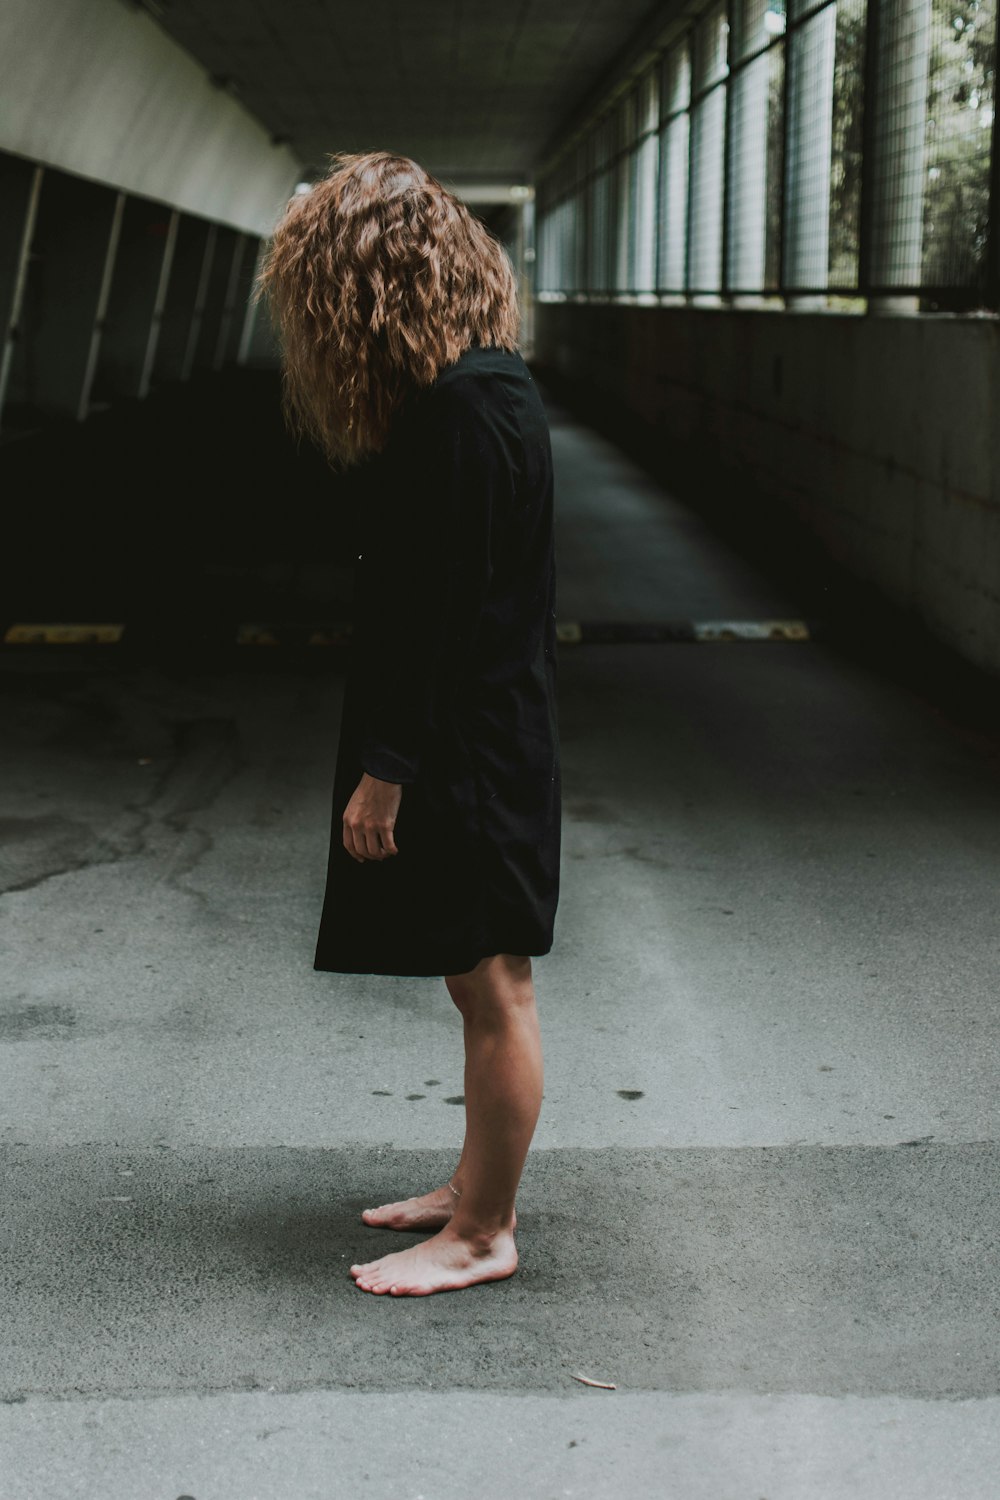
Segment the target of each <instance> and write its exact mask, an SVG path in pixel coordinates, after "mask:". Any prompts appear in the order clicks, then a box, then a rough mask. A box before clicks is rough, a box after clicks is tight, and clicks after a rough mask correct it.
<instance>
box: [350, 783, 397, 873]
mask: <svg viewBox="0 0 1000 1500" xmlns="http://www.w3.org/2000/svg"><path fill="white" fill-rule="evenodd" d="M401 796H402V789H401V787H400V786H399V785H398V784H397V783H395V782H387V781H377V780H376V779H375V778H374V777H372V776H369V775H368V774H367V772H366V773H365V775H364V776H363V777H362V778H361V781H360V782H359V784H358V787H357V790H356V791H355V793H354V795H353V797H352V798H351V800H350V802H349V803H348V804H347V807H346V808H345V809H344V848H345V849H346V850H347V852H348V854H350V855H351V857H352V858H353V859H356V860H358V861H359V862H361V861H362V860H368V859H373V860H383V859H388V858H389V857H391V856H392V855H394V854H398V853H399V850H398V849H397V848H396V839H395V835H394V833H393V830H394V828H395V826H396V814H397V812H398V811H399V803H400V798H401Z"/></svg>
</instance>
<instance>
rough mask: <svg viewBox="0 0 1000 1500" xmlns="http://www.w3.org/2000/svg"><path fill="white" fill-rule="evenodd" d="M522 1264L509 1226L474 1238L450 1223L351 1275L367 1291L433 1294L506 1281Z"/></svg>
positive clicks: (415, 1295)
mask: <svg viewBox="0 0 1000 1500" xmlns="http://www.w3.org/2000/svg"><path fill="white" fill-rule="evenodd" d="M516 1270H517V1250H516V1249H515V1247H514V1236H513V1234H512V1233H510V1232H509V1231H507V1230H503V1231H501V1232H500V1233H499V1234H497V1235H494V1236H492V1237H491V1238H489V1239H486V1238H484V1239H483V1240H482V1242H481V1243H476V1244H474V1243H473V1242H472V1241H471V1240H467V1239H463V1238H461V1237H460V1236H459V1235H457V1234H456V1233H455V1231H454V1230H453V1229H452V1228H451V1227H450V1226H449V1225H446V1226H445V1227H444V1229H442V1230H440V1232H439V1233H438V1234H435V1235H432V1237H431V1238H430V1239H429V1240H424V1241H423V1243H422V1244H419V1245H413V1246H411V1247H410V1249H409V1250H397V1251H396V1252H395V1253H394V1254H393V1255H383V1256H382V1258H381V1259H380V1260H372V1261H368V1262H367V1263H366V1264H364V1265H356V1266H352V1267H351V1275H352V1276H353V1277H354V1284H355V1286H358V1287H360V1288H361V1290H362V1291H363V1292H374V1293H376V1294H377V1295H378V1294H381V1293H384V1292H389V1293H390V1294H391V1295H392V1296H394V1297H429V1296H430V1295H431V1293H432V1292H454V1291H458V1290H459V1288H461V1287H465V1286H475V1284H476V1283H477V1282H480V1281H501V1280H502V1279H503V1278H504V1277H505V1276H513V1274H514V1272H515V1271H516Z"/></svg>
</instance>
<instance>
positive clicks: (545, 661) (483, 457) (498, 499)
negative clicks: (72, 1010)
mask: <svg viewBox="0 0 1000 1500" xmlns="http://www.w3.org/2000/svg"><path fill="white" fill-rule="evenodd" d="M360 477H361V481H362V482H361V483H360V484H359V485H358V486H356V488H355V494H356V495H357V497H358V498H357V513H356V518H355V519H356V524H357V532H356V534H357V536H358V539H359V551H360V556H359V558H358V560H357V562H356V564H355V616H354V633H353V639H352V643H351V660H350V666H349V669H348V678H347V685H346V688H345V694H344V708H343V716H342V719H341V728H340V741H339V747H338V752H337V766H336V771H335V773H334V788H333V823H332V828H331V836H330V857H329V864H328V868H327V880H326V896H325V900H324V904H323V912H322V917H321V920H320V929H319V937H318V941H317V946H316V957H315V962H314V967H315V968H317V969H326V970H332V971H335V972H339V973H347V974H414V975H431V974H433V975H445V974H463V973H466V972H467V971H468V970H469V969H472V968H474V967H475V965H476V964H477V963H478V962H479V960H480V959H481V958H484V957H486V956H487V955H489V954H493V953H516V954H543V953H548V951H549V949H550V948H551V946H552V940H553V923H554V919H555V913H556V906H557V903H558V897H559V846H560V812H561V778H560V766H559V732H558V724H557V716H556V642H555V554H554V547H553V515H552V455H551V449H550V446H549V433H548V425H547V423H546V419H545V412H544V410H543V407H542V403H541V400H540V398H539V395H538V391H537V389H536V387H535V384H534V382H533V380H532V378H531V375H530V374H529V372H528V369H527V367H526V365H525V364H524V361H523V360H522V359H521V357H520V355H518V354H510V353H507V352H506V351H504V350H499V349H480V348H474V349H470V350H468V351H467V352H466V353H465V354H463V355H462V356H461V358H460V359H459V360H458V361H457V362H456V363H454V364H452V365H449V366H448V367H447V368H446V369H444V370H443V371H442V372H441V374H440V375H439V376H438V379H437V380H436V382H435V383H434V385H432V386H431V387H429V388H428V389H426V390H424V391H421V392H419V393H417V394H416V395H414V396H412V397H411V398H410V399H409V400H408V401H407V402H406V403H405V404H404V406H403V407H402V408H401V409H400V410H399V411H398V412H397V414H396V416H395V418H394V421H393V427H392V432H391V436H390V439H389V442H388V443H387V445H386V447H385V448H384V449H383V451H382V453H380V454H379V455H378V456H377V457H376V458H374V459H371V460H369V461H368V462H367V463H366V464H365V465H364V466H363V471H362V472H361V475H360ZM363 771H368V772H369V774H370V775H372V776H376V777H379V778H380V779H382V780H384V781H394V782H399V783H402V788H403V790H402V801H401V804H400V809H399V814H398V817H397V821H396V828H395V839H396V845H397V848H398V850H399V852H398V854H395V855H389V856H388V857H387V858H385V859H384V860H365V861H364V862H363V863H359V862H358V861H357V860H355V859H354V858H353V857H352V856H351V855H350V854H348V852H347V850H346V849H345V848H344V845H343V823H342V820H343V814H344V809H345V808H346V806H347V803H348V802H349V800H350V798H351V795H352V794H353V792H354V791H355V789H356V787H357V785H358V782H359V781H360V779H361V776H362V772H363Z"/></svg>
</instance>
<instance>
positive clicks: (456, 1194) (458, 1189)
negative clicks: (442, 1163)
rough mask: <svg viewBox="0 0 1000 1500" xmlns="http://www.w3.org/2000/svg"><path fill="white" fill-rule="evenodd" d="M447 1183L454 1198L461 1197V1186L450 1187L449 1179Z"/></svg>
mask: <svg viewBox="0 0 1000 1500" xmlns="http://www.w3.org/2000/svg"><path fill="white" fill-rule="evenodd" d="M447 1185H448V1187H450V1188H451V1190H452V1192H453V1193H454V1194H455V1197H456V1198H461V1196H462V1189H461V1188H457V1187H451V1182H450V1181H449V1183H448V1184H447Z"/></svg>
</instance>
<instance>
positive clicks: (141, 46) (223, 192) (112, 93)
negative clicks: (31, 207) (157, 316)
mask: <svg viewBox="0 0 1000 1500" xmlns="http://www.w3.org/2000/svg"><path fill="white" fill-rule="evenodd" d="M0 149H2V150H6V151H11V152H15V153H17V154H18V155H21V156H25V157H28V158H30V159H31V160H33V161H36V162H42V163H44V164H45V165H47V166H55V167H60V168H62V169H63V170H64V171H67V172H74V173H77V174H79V175H80V176H82V177H89V178H93V179H95V180H96V181H99V182H104V183H108V184H110V185H111V186H113V187H116V188H120V189H124V190H125V191H128V192H133V193H139V194H142V195H144V196H146V197H150V198H155V199H158V200H160V201H161V202H164V203H169V204H170V205H172V206H173V207H176V208H180V209H184V210H187V212H189V213H194V214H200V215H202V216H203V217H205V218H209V219H213V220H215V221H217V222H220V223H224V224H230V225H233V226H235V227H236V228H238V229H242V230H246V231H249V232H250V233H253V234H258V235H267V234H269V233H270V231H271V229H272V228H273V227H274V223H275V221H276V219H277V218H278V216H279V214H280V212H281V209H282V208H283V206H284V204H285V202H286V201H287V199H288V197H289V196H290V194H291V192H292V189H293V187H294V185H295V182H296V180H297V177H298V174H299V166H300V163H299V162H298V160H297V159H296V158H295V156H294V155H293V154H292V153H291V152H290V151H289V150H288V148H287V147H285V146H273V145H272V144H271V140H270V136H269V135H268V132H267V131H266V130H265V128H264V127H263V126H262V125H260V124H259V123H258V122H257V121H256V120H255V119H254V118H253V116H251V115H250V114H248V113H247V111H246V110H245V109H243V107H242V106H241V105H240V104H239V103H237V101H236V100H235V99H233V98H231V97H230V96H229V95H228V94H226V93H224V92H222V91H221V90H219V89H218V88H215V87H214V86H213V85H212V84H211V83H210V82H209V79H208V75H207V73H206V71H205V69H204V68H202V67H201V66H200V64H198V63H196V62H195V61H194V60H193V59H192V58H191V57H189V56H188V54H187V53H186V52H185V51H184V50H183V48H181V47H179V46H178V45H177V44H176V43H175V42H174V41H172V40H171V39H170V38H169V37H168V36H167V35H166V34H165V33H164V32H163V31H161V30H160V28H159V27H158V26H157V25H156V23H155V22H154V21H153V20H152V19H151V18H150V17H149V16H147V15H145V14H144V13H143V12H142V11H139V10H137V9H135V8H133V7H132V6H130V5H128V4H126V3H124V0H3V4H2V6H0Z"/></svg>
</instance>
